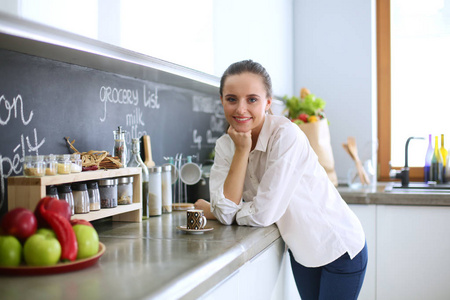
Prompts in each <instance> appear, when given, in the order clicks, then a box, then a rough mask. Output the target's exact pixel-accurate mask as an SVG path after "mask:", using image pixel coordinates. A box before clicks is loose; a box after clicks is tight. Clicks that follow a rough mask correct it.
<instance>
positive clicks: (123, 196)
mask: <svg viewBox="0 0 450 300" xmlns="http://www.w3.org/2000/svg"><path fill="white" fill-rule="evenodd" d="M118 181H119V184H118V185H117V204H118V205H124V204H131V203H132V202H133V177H131V176H130V177H119V178H118Z"/></svg>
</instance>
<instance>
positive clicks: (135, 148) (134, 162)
mask: <svg viewBox="0 0 450 300" xmlns="http://www.w3.org/2000/svg"><path fill="white" fill-rule="evenodd" d="M128 167H139V168H141V169H142V174H141V181H142V199H141V200H142V201H141V203H142V216H143V217H144V218H148V217H149V209H148V198H149V193H148V168H147V166H146V165H145V164H144V162H143V161H142V158H141V151H140V144H139V139H132V140H131V158H130V161H129V162H128Z"/></svg>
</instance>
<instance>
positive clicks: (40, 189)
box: [8, 168, 142, 222]
mask: <svg viewBox="0 0 450 300" xmlns="http://www.w3.org/2000/svg"><path fill="white" fill-rule="evenodd" d="M141 172H142V171H141V168H121V169H108V170H98V171H87V172H80V173H71V174H67V175H56V176H43V177H25V176H12V177H9V178H8V209H9V210H11V209H13V208H16V207H25V208H28V209H31V210H34V208H35V207H36V204H37V203H38V202H39V200H40V199H41V198H43V197H45V194H46V191H45V188H46V186H48V185H58V184H65V183H72V182H79V181H89V180H98V179H106V178H117V177H123V176H132V177H133V201H132V203H131V204H127V205H118V206H117V207H114V208H102V209H100V210H98V211H92V212H89V213H87V214H75V215H73V216H72V218H76V219H84V220H88V221H93V220H98V219H102V218H106V217H111V216H112V217H113V220H114V221H127V222H141V220H142V216H141V207H142V204H141V199H142V191H141V189H142V187H141V186H142V185H141Z"/></svg>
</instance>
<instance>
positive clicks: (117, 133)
mask: <svg viewBox="0 0 450 300" xmlns="http://www.w3.org/2000/svg"><path fill="white" fill-rule="evenodd" d="M113 132H114V156H117V157H118V158H119V160H120V162H121V163H122V168H125V167H126V166H127V156H128V153H127V144H126V143H125V133H126V131H125V130H123V129H122V126H119V127H118V128H117V130H114V131H113Z"/></svg>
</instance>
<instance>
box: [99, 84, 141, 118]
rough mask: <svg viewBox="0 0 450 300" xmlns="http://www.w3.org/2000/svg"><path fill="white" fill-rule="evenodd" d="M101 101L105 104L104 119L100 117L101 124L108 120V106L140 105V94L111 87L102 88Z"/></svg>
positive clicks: (135, 91)
mask: <svg viewBox="0 0 450 300" xmlns="http://www.w3.org/2000/svg"><path fill="white" fill-rule="evenodd" d="M100 101H101V102H102V103H104V109H103V117H100V121H101V122H105V120H106V104H107V103H108V102H110V103H118V104H125V105H134V106H136V105H138V104H139V93H138V91H137V90H130V89H118V88H112V87H110V86H102V87H101V88H100Z"/></svg>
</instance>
